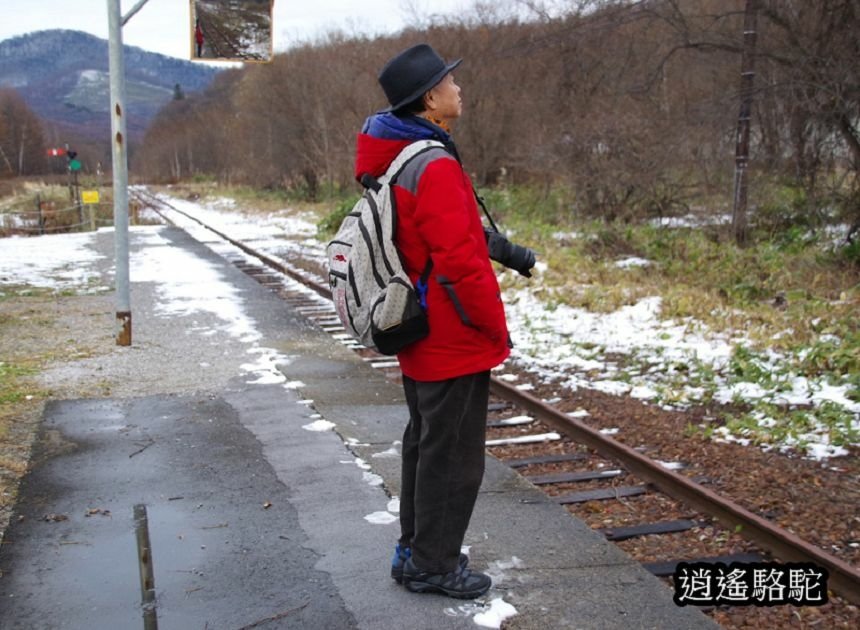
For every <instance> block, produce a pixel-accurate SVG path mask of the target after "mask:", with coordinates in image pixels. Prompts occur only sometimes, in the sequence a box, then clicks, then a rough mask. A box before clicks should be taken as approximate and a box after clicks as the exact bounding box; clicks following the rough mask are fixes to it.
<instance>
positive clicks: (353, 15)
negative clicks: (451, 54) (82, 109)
mask: <svg viewBox="0 0 860 630" xmlns="http://www.w3.org/2000/svg"><path fill="white" fill-rule="evenodd" d="M136 3H137V0H122V2H121V5H122V13H123V15H125V14H126V13H128V11H129V9H130V8H131V7H133V6H134V5H135V4H136ZM472 4H473V2H472V0H275V5H274V23H273V24H274V26H273V29H272V31H273V35H274V39H275V51H276V52H277V51H281V50H285V49H286V48H288V47H289V46H290V45H291V44H293V43H295V42H296V41H299V40H302V41H308V40H312V39H314V38H316V37H319V36H320V35H323V34H325V32H327V31H329V30H332V29H337V28H341V29H344V30H346V31H347V32H353V31H355V30H358V31H360V32H362V33H367V34H378V33H386V32H388V33H390V32H395V31H398V30H400V29H402V28H403V27H404V26H405V25H406V24H412V23H413V16H415V15H416V13H417V14H418V15H419V16H425V17H426V16H429V15H431V14H440V15H446V16H455V15H458V14H459V13H460V12H461V11H463V10H465V9H467V8H468V7H470V6H472ZM0 5H2V10H0V14H2V19H0V41H2V40H4V39H8V38H9V37H14V36H15V35H22V34H24V33H30V32H33V31H40V30H45V29H53V28H67V29H73V30H79V31H85V32H87V33H92V34H93V35H97V36H98V37H102V38H104V39H107V37H108V28H107V0H0ZM189 25H190V2H189V0H149V1H148V2H147V4H146V5H144V7H143V8H142V9H141V10H140V12H139V13H137V14H136V15H135V16H134V17H132V18H131V20H129V22H128V24H127V25H126V26H125V27H124V28H123V40H124V43H125V44H127V45H130V46H138V47H140V48H143V49H145V50H151V51H154V52H160V53H162V54H165V55H170V56H173V57H180V58H182V59H188V56H189V49H190V44H189V32H190V31H189V29H190V26H189Z"/></svg>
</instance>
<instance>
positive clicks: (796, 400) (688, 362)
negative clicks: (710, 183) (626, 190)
mask: <svg viewBox="0 0 860 630" xmlns="http://www.w3.org/2000/svg"><path fill="white" fill-rule="evenodd" d="M161 196H162V198H163V199H164V200H165V201H168V202H169V203H171V204H172V205H174V206H175V207H177V208H178V209H180V210H183V211H185V212H188V213H189V214H192V215H193V216H196V217H198V218H199V219H200V220H201V221H205V222H207V223H209V224H211V225H213V227H215V228H216V229H219V230H221V231H223V232H225V233H229V234H230V235H231V236H233V237H234V238H237V239H239V240H242V241H245V242H248V243H249V244H250V245H252V246H254V247H256V248H258V249H261V250H263V251H265V252H267V253H268V254H269V255H273V256H278V257H281V258H285V259H286V258H289V257H291V256H295V255H300V256H302V257H304V258H310V259H312V260H315V261H317V262H320V263H322V261H324V260H325V249H324V244H323V243H321V242H319V241H318V240H317V239H316V238H315V235H316V225H315V217H313V216H312V215H311V214H299V215H292V216H282V215H280V214H278V213H272V214H268V215H264V216H260V215H247V214H244V213H242V212H240V211H239V210H238V209H237V208H236V204H235V202H234V201H232V200H227V199H221V200H216V201H212V202H205V203H204V202H199V201H188V200H184V199H180V198H177V197H173V196H170V195H161ZM172 219H173V220H174V221H175V222H176V223H177V224H178V225H179V226H180V227H182V228H184V229H186V230H187V231H188V232H189V233H190V234H191V235H192V236H193V237H195V238H196V239H198V240H200V241H202V242H204V243H207V244H209V245H210V247H212V248H213V249H214V250H215V251H217V252H221V253H224V252H226V251H233V252H235V251H237V250H235V249H234V248H232V246H225V245H223V244H222V242H221V240H220V239H219V238H218V237H217V236H216V235H214V234H213V233H212V232H211V231H209V230H207V229H205V228H203V227H202V226H200V225H199V224H198V223H196V222H194V221H192V220H191V219H187V218H185V217H182V216H180V215H177V214H176V213H173V214H172ZM671 225H675V223H672V224H671ZM135 230H137V231H139V232H140V233H141V236H142V238H145V239H148V247H147V249H146V250H144V251H143V253H141V254H140V255H139V258H138V260H136V261H134V262H133V263H132V269H133V272H132V280H133V281H144V280H147V281H153V282H156V281H157V282H160V283H161V285H160V287H159V290H160V291H161V293H162V296H163V298H164V299H163V303H162V306H161V307H160V308H161V309H162V312H163V313H164V314H166V315H167V314H170V313H180V312H186V313H187V312H190V311H192V310H194V309H200V310H205V311H207V312H210V313H213V314H216V315H217V316H218V317H219V318H220V319H221V320H223V321H224V326H223V330H224V331H226V332H228V334H231V335H234V336H236V337H237V338H239V339H242V340H243V341H247V342H248V343H250V344H252V350H250V351H249V352H253V353H255V354H256V355H257V356H256V358H255V361H251V362H249V364H248V365H247V369H248V371H249V372H251V373H254V374H255V375H256V376H257V378H258V379H261V380H258V381H256V382H269V380H268V379H277V378H278V376H277V375H276V372H277V371H276V370H275V369H274V364H275V363H276V362H277V361H279V360H286V358H285V357H278V356H275V355H274V354H272V353H271V352H267V351H266V349H260V348H258V347H256V345H255V344H256V337H255V335H256V332H255V327H254V323H253V322H252V321H249V320H248V318H247V317H246V316H245V315H244V314H243V312H242V310H241V305H240V302H241V300H240V299H239V297H238V296H237V295H236V294H235V290H234V289H233V288H232V287H230V286H229V284H227V283H224V282H221V283H220V284H219V285H218V286H219V287H220V288H219V290H218V292H217V295H213V294H208V295H206V294H202V293H198V292H197V291H198V288H199V287H200V286H204V285H206V284H208V282H198V281H197V280H199V279H200V278H209V280H210V281H211V282H216V283H217V282H220V281H219V280H217V279H216V278H215V277H213V276H212V274H216V275H217V272H215V271H214V269H212V268H207V265H206V264H205V263H204V262H203V261H200V260H198V259H194V260H184V259H182V254H181V253H180V252H179V251H172V249H173V248H171V247H169V244H168V243H167V242H166V241H165V240H164V239H163V238H162V237H160V236H159V235H158V228H155V229H153V228H135ZM147 230H148V231H147ZM565 236H568V235H565ZM569 236H574V235H573V234H571V235H569ZM91 238H92V235H91V234H64V235H53V236H43V237H39V238H38V239H36V238H11V239H3V240H2V244H0V285H2V284H14V283H16V282H17V283H19V284H21V283H26V284H32V285H34V286H48V287H56V288H58V289H61V288H64V287H72V286H81V285H86V284H87V283H88V282H90V281H91V278H94V277H95V276H96V274H95V272H94V267H93V263H94V261H95V258H94V256H95V254H93V252H92V249H91V248H90V247H88V244H89V243H90V239H91ZM645 262H646V261H641V260H639V259H636V260H632V259H627V260H625V261H621V264H624V265H628V266H633V265H640V264H644V263H645ZM165 269H171V270H172V273H165V272H164V271H165ZM177 270H180V271H179V272H178V273H177ZM543 270H545V266H541V267H538V268H537V269H536V274H535V278H533V279H532V281H531V282H530V283H529V284H528V285H527V287H526V288H513V289H508V290H507V291H506V292H505V296H504V299H505V303H506V311H507V315H508V324H509V328H510V331H511V336H512V338H513V341H514V346H515V348H514V352H513V354H512V358H511V362H512V363H514V364H516V365H518V366H521V367H523V368H525V369H528V370H530V371H532V372H534V373H537V374H538V375H539V377H540V378H541V379H543V380H544V381H545V382H558V383H559V384H560V385H562V386H565V387H569V388H571V389H575V388H578V387H583V388H590V389H596V390H599V391H602V392H607V393H610V394H614V395H629V396H631V397H634V398H638V399H641V400H644V401H649V402H651V403H654V404H660V405H663V406H667V407H671V408H685V407H686V406H689V405H692V404H695V403H697V402H698V401H700V400H701V399H702V397H703V395H705V393H706V391H705V388H704V387H703V386H702V380H703V378H704V377H705V375H706V374H707V375H708V377H709V378H711V379H712V382H711V384H710V387H711V388H712V390H713V392H714V399H715V400H716V401H717V402H731V401H747V402H756V401H759V400H765V401H769V402H773V403H775V404H784V405H797V406H808V407H809V408H810V409H813V410H815V409H818V408H820V407H821V406H822V405H825V404H829V405H836V406H838V407H840V408H841V409H844V410H847V411H848V412H849V413H851V414H853V423H852V426H853V428H854V429H856V430H860V404H858V403H856V402H854V401H852V400H850V399H849V398H848V397H847V395H846V394H847V391H848V387H847V386H842V385H832V384H829V383H827V382H825V381H821V380H815V379H807V378H803V377H799V376H791V377H789V378H785V379H775V380H776V381H777V382H775V384H774V385H773V386H772V387H770V388H765V387H763V386H762V385H761V384H760V383H753V382H744V381H740V382H735V381H733V380H732V379H730V378H729V376H728V375H727V373H726V372H727V367H728V366H729V365H730V360H731V358H732V354H733V352H734V349H735V348H736V347H738V346H741V347H746V346H748V345H749V342H748V340H747V339H746V338H745V337H744V335H743V334H742V333H741V332H738V333H736V334H733V335H726V334H716V333H714V332H713V331H710V330H708V329H707V328H706V327H705V326H704V325H703V324H701V323H700V322H696V321H694V320H691V319H687V320H684V321H668V320H662V319H661V318H660V306H661V300H660V298H659V297H657V296H654V297H648V298H645V299H642V300H640V301H639V302H637V303H636V304H633V305H629V306H624V307H622V308H620V309H618V310H617V311H615V312H612V313H605V314H604V313H591V312H589V311H586V310H584V309H578V308H572V307H568V306H564V305H557V306H552V307H549V306H547V305H545V304H544V303H542V302H541V301H540V299H539V298H538V297H536V295H535V293H534V292H533V289H534V288H536V287H539V286H540V275H541V273H542V272H543ZM501 273H511V272H501ZM518 286H521V284H520V285H518ZM216 332H218V331H211V332H210V333H209V334H215V333H216ZM759 360H760V361H761V362H762V363H761V367H762V369H764V370H767V371H769V372H771V373H779V372H780V366H782V365H784V364H785V363H786V357H784V356H781V355H779V354H778V353H775V352H768V353H765V354H764V355H762V357H760V358H759ZM277 374H280V373H277ZM505 377H506V376H505V375H502V378H505ZM286 385H289V384H286ZM758 422H759V426H761V427H765V428H766V427H768V426H769V423H770V422H772V420H771V419H769V418H767V417H765V416H762V417H760V418H758ZM715 439H721V440H727V441H741V442H749V439H748V437H747V436H746V435H733V434H732V433H730V432H728V430H727V429H725V427H723V428H721V429H720V431H717V432H716V433H715ZM798 446H799V447H802V448H805V449H806V453H807V454H808V455H809V456H811V457H816V458H821V457H826V456H833V455H839V454H844V449H841V448H840V447H838V446H835V445H832V444H830V443H829V439H828V435H827V427H825V426H823V425H815V423H813V424H812V426H811V427H810V428H809V431H808V433H806V434H804V435H800V436H795V437H793V438H792V437H788V438H786V439H785V441H784V442H783V443H781V444H777V445H772V446H771V447H776V448H792V447H798Z"/></svg>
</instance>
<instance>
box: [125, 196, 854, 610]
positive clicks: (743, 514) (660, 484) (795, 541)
mask: <svg viewBox="0 0 860 630" xmlns="http://www.w3.org/2000/svg"><path fill="white" fill-rule="evenodd" d="M135 192H136V193H139V192H140V191H135ZM151 197H152V198H153V199H155V200H156V201H158V202H159V203H161V204H164V205H165V206H167V207H169V208H170V209H171V210H173V211H174V212H179V213H180V214H183V215H184V216H186V217H188V218H190V219H192V220H194V221H196V222H197V223H199V224H200V225H202V226H203V227H205V228H207V229H209V230H210V231H212V232H214V233H215V234H217V235H218V236H220V237H221V238H223V239H225V240H226V241H228V242H230V243H231V244H233V245H235V246H236V247H238V248H239V249H241V250H242V251H244V252H245V253H247V254H249V255H251V256H253V257H255V258H257V259H258V260H260V261H262V262H263V263H265V264H266V265H269V266H270V267H272V268H273V269H276V270H277V271H280V272H282V273H284V274H286V275H288V276H289V277H291V278H293V279H294V280H296V281H298V282H300V283H302V284H304V285H305V286H308V287H309V288H311V289H313V290H314V291H316V292H317V293H318V294H319V295H321V296H323V297H326V298H329V299H331V291H330V289H329V288H328V287H324V286H322V285H320V284H317V283H316V282H314V281H312V280H310V279H309V278H306V277H303V276H302V275H301V274H298V273H296V272H295V271H293V270H292V269H290V268H289V267H287V266H286V265H284V264H283V263H281V262H279V261H277V260H275V259H273V258H271V257H270V256H267V255H266V254H263V253H261V252H258V251H256V250H255V249H253V248H251V247H249V246H247V245H245V244H244V243H241V242H239V241H237V240H235V239H233V238H231V237H229V236H227V235H226V234H224V233H223V232H221V231H219V230H216V229H215V228H213V227H211V226H209V225H206V224H205V223H204V222H203V221H201V220H200V219H198V218H196V217H194V216H192V215H190V214H188V213H187V212H184V211H182V210H179V209H178V208H175V207H173V206H172V205H170V204H169V203H167V202H165V201H164V200H161V199H158V198H157V197H155V196H154V195H151ZM490 390H491V391H492V392H493V393H494V394H496V395H497V396H499V397H500V398H503V399H505V400H508V401H510V402H512V403H514V404H515V405H518V406H520V407H522V408H523V409H526V410H527V411H530V412H531V413H533V414H534V415H535V416H536V417H538V418H539V419H541V420H543V421H544V422H545V423H546V424H548V425H550V426H551V427H553V428H554V429H556V430H558V431H560V432H562V433H564V434H565V435H566V436H568V437H569V438H570V439H572V440H575V441H577V442H580V443H582V444H585V445H586V446H588V447H590V448H592V449H594V450H595V451H597V452H598V453H600V454H601V455H603V456H604V457H607V458H608V459H612V460H615V461H617V462H619V463H620V464H621V465H622V466H624V468H626V469H627V470H629V471H630V472H632V473H634V474H636V475H638V476H639V477H641V478H642V479H643V480H645V481H647V482H649V483H651V484H653V485H654V486H655V487H657V488H659V489H660V490H661V491H662V492H664V493H666V494H667V495H669V496H670V497H672V498H674V499H676V500H678V501H682V502H684V503H686V504H688V505H690V506H692V507H694V508H696V509H699V510H701V511H702V512H704V513H705V514H708V515H709V516H712V517H714V518H716V519H717V520H719V521H720V522H722V523H723V524H724V525H726V526H727V527H729V528H732V529H737V530H738V533H739V534H740V535H741V536H743V537H744V538H747V539H749V540H752V541H754V542H755V543H756V544H758V545H760V546H761V547H762V549H765V550H766V551H768V552H770V553H772V554H773V555H774V556H775V557H777V558H779V559H781V560H783V561H787V562H811V563H813V564H815V565H817V566H819V567H823V568H825V569H827V572H828V588H829V589H831V590H833V591H834V592H835V593H837V594H839V595H841V596H842V597H844V598H845V599H847V600H848V601H850V602H852V603H853V604H860V571H858V570H857V569H856V568H854V567H853V566H851V565H850V564H848V563H847V562H845V561H844V560H840V559H839V558H837V557H836V556H834V555H832V554H829V553H827V552H826V551H824V550H823V549H820V548H818V547H816V546H815V545H812V544H810V543H808V542H807V541H805V540H803V539H801V538H799V537H798V536H796V535H795V534H793V533H791V532H789V531H788V530H786V529H783V528H782V527H780V526H778V525H775V524H773V523H771V522H770V521H768V520H766V519H764V518H762V517H761V516H758V515H757V514H754V513H753V512H751V511H749V510H748V509H746V508H744V507H742V506H740V505H738V504H737V503H735V502H734V501H732V500H730V499H727V498H725V497H722V496H720V495H718V494H717V493H715V492H713V491H712V490H709V489H708V488H705V487H704V486H702V485H701V484H698V483H696V482H694V481H692V480H690V479H688V478H687V477H684V476H683V475H680V474H678V473H676V472H674V471H672V470H670V469H668V468H666V467H665V466H662V465H660V464H659V463H658V462H656V461H654V460H653V459H651V458H649V457H647V456H645V455H642V454H641V453H639V452H638V451H636V450H634V449H632V448H630V447H629V446H627V445H625V444H622V443H621V442H618V441H617V440H613V439H612V438H611V437H608V436H605V435H603V434H602V433H600V432H599V431H597V430H596V429H593V428H591V427H589V426H588V425H586V424H584V423H582V422H580V421H578V420H576V419H575V418H571V417H570V416H568V415H566V414H564V413H563V412H561V411H559V410H558V409H555V408H554V407H552V406H550V405H548V404H547V403H545V402H543V401H541V400H539V399H538V398H535V397H534V396H532V395H530V394H527V393H526V392H524V391H521V390H519V389H517V388H516V387H514V386H512V385H509V384H508V383H505V382H503V381H501V380H499V379H497V378H495V377H492V378H491V379H490Z"/></svg>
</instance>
